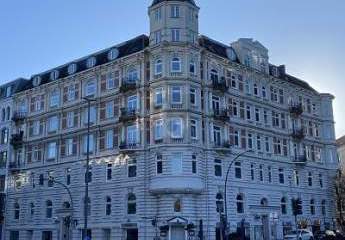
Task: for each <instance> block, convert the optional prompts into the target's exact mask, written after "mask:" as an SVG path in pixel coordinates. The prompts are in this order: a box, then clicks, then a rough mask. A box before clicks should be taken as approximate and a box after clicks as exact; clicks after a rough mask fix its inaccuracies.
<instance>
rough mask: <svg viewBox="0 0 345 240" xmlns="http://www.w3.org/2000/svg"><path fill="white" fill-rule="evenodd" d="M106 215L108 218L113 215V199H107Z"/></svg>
mask: <svg viewBox="0 0 345 240" xmlns="http://www.w3.org/2000/svg"><path fill="white" fill-rule="evenodd" d="M105 214H106V215H107V216H109V215H111V197H109V196H107V197H106V203H105Z"/></svg>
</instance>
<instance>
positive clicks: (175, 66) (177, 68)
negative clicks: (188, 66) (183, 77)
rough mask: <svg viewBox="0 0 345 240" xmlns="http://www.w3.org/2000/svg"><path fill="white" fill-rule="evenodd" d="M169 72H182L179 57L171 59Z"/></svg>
mask: <svg viewBox="0 0 345 240" xmlns="http://www.w3.org/2000/svg"><path fill="white" fill-rule="evenodd" d="M171 72H172V73H180V72H182V61H181V58H180V57H173V58H172V59H171Z"/></svg>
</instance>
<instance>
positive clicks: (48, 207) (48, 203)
mask: <svg viewBox="0 0 345 240" xmlns="http://www.w3.org/2000/svg"><path fill="white" fill-rule="evenodd" d="M52 217H53V203H52V201H50V200H48V201H46V218H52Z"/></svg>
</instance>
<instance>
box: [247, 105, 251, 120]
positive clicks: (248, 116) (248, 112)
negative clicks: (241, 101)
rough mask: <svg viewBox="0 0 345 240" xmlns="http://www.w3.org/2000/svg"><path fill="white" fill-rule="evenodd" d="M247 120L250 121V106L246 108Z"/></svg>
mask: <svg viewBox="0 0 345 240" xmlns="http://www.w3.org/2000/svg"><path fill="white" fill-rule="evenodd" d="M246 109H247V120H251V119H252V108H251V106H247V107H246Z"/></svg>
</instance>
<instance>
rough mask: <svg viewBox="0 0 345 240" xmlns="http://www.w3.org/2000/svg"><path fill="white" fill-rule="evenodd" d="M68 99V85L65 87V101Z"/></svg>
mask: <svg viewBox="0 0 345 240" xmlns="http://www.w3.org/2000/svg"><path fill="white" fill-rule="evenodd" d="M67 101H68V87H64V88H63V102H64V103H66V102H67Z"/></svg>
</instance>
